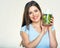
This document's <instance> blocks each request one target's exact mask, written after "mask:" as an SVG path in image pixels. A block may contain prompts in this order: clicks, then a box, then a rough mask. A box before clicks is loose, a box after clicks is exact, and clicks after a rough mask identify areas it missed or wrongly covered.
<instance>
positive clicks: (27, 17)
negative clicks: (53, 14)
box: [20, 1, 57, 48]
mask: <svg viewBox="0 0 60 48" xmlns="http://www.w3.org/2000/svg"><path fill="white" fill-rule="evenodd" d="M51 20H52V22H51V24H52V25H51V26H49V27H48V26H43V25H42V11H41V8H40V6H39V5H38V3H37V2H35V1H30V2H28V3H27V4H26V6H25V9H24V14H23V23H22V27H21V30H20V34H21V37H22V42H23V45H24V47H25V48H57V40H56V36H55V28H54V26H53V18H51Z"/></svg>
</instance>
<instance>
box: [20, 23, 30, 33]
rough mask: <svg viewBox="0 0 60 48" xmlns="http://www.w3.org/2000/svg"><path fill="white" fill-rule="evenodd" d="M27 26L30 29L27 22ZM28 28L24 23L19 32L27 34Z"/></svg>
mask: <svg viewBox="0 0 60 48" xmlns="http://www.w3.org/2000/svg"><path fill="white" fill-rule="evenodd" d="M28 28H29V29H30V24H29V26H28ZM28 28H27V26H26V25H24V26H23V27H21V29H20V32H26V33H27V34H28V32H29V29H28Z"/></svg>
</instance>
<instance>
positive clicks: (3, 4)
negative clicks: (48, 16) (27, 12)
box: [0, 0, 60, 48]
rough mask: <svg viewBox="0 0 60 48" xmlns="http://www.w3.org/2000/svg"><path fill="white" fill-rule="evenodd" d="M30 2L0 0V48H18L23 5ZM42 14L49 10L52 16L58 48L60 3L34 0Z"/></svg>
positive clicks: (59, 44) (24, 0) (57, 0)
mask: <svg viewBox="0 0 60 48" xmlns="http://www.w3.org/2000/svg"><path fill="white" fill-rule="evenodd" d="M28 1H30V0H0V47H4V48H5V47H14V48H16V47H17V48H18V46H19V43H20V42H21V36H20V28H21V23H22V16H23V10H24V6H25V4H26V3H27V2H28ZM35 1H37V2H38V4H39V5H40V6H41V9H42V12H43V13H45V11H46V9H50V10H51V12H52V14H53V16H54V26H55V29H56V37H57V41H58V48H59V47H60V37H59V36H60V34H59V33H60V30H59V29H60V22H59V18H60V6H59V5H60V2H59V0H35Z"/></svg>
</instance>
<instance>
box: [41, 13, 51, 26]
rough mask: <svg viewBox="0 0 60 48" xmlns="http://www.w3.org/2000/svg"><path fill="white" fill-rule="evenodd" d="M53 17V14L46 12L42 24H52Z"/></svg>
mask: <svg viewBox="0 0 60 48" xmlns="http://www.w3.org/2000/svg"><path fill="white" fill-rule="evenodd" d="M51 18H52V14H44V15H43V16H42V24H43V25H45V26H49V25H51V24H50V23H51V21H50V20H51Z"/></svg>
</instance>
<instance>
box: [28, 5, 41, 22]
mask: <svg viewBox="0 0 60 48" xmlns="http://www.w3.org/2000/svg"><path fill="white" fill-rule="evenodd" d="M29 17H30V19H31V21H32V22H39V21H40V17H41V12H40V11H39V9H38V8H37V7H36V6H31V7H30V8H29Z"/></svg>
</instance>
